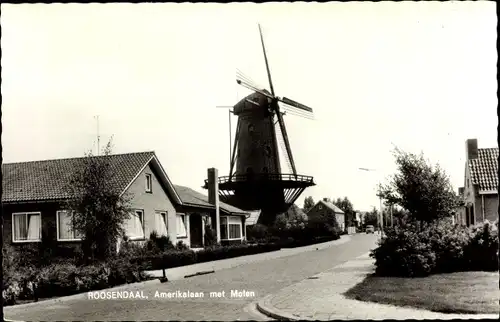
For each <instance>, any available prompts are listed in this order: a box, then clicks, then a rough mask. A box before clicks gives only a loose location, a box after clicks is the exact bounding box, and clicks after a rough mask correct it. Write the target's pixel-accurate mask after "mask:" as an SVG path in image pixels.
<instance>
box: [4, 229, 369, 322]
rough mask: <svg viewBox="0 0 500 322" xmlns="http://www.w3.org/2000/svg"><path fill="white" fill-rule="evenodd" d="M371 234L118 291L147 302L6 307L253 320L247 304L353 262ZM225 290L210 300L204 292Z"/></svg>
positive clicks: (23, 313) (12, 312)
mask: <svg viewBox="0 0 500 322" xmlns="http://www.w3.org/2000/svg"><path fill="white" fill-rule="evenodd" d="M376 239H377V236H376V235H364V234H362V235H355V236H352V239H351V241H349V242H347V243H344V244H341V245H337V246H333V247H329V248H326V249H321V250H317V251H316V250H313V251H308V252H304V253H300V254H296V255H292V256H289V257H284V258H277V259H270V260H265V261H259V262H256V263H249V264H245V265H242V266H238V267H235V268H230V269H224V270H221V271H217V272H215V273H213V274H209V275H201V276H196V277H192V278H188V279H183V280H176V281H172V282H168V283H164V284H161V283H159V282H148V283H141V284H136V285H128V286H124V287H122V288H121V289H122V290H130V291H134V292H135V291H143V293H144V295H146V296H148V299H143V300H139V299H134V300H131V299H128V300H124V299H119V300H118V299H114V300H89V299H88V297H87V295H86V294H83V295H78V296H72V297H69V298H62V299H60V300H58V301H49V302H45V303H44V302H39V303H32V304H28V305H22V306H18V307H16V306H13V307H6V308H5V309H4V312H5V317H6V318H8V319H13V320H24V321H26V320H30V321H36V320H45V321H47V320H49V321H54V320H66V321H68V320H73V321H74V320H115V321H117V320H128V321H130V320H204V321H207V320H216V321H235V320H255V319H256V318H258V317H257V316H256V315H253V314H252V313H251V312H249V311H248V309H247V307H248V306H249V304H251V303H253V302H255V301H257V300H258V299H261V298H263V297H264V296H266V295H268V294H272V293H276V292H278V291H279V290H281V289H282V288H284V287H287V286H289V285H291V284H294V283H297V282H299V281H301V280H303V279H305V278H307V277H309V276H312V275H315V274H317V273H320V272H323V271H325V270H328V269H330V268H332V267H333V266H336V265H339V264H341V263H343V262H346V261H348V260H350V259H353V258H355V257H358V256H360V255H362V254H364V253H366V252H367V251H369V250H370V249H372V248H373V247H374V246H375V242H376ZM231 290H238V291H244V290H246V291H248V292H253V293H254V296H251V294H250V296H248V297H242V298H231V296H230V292H231ZM157 291H158V292H176V291H180V292H187V291H190V292H198V293H201V292H203V294H204V298H170V299H168V298H155V293H156V292H157ZM222 291H225V297H220V298H213V297H212V298H211V297H210V296H209V293H210V292H222Z"/></svg>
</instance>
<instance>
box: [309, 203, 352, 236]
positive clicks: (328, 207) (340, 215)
mask: <svg viewBox="0 0 500 322" xmlns="http://www.w3.org/2000/svg"><path fill="white" fill-rule="evenodd" d="M320 216H325V217H326V216H335V219H336V220H337V223H338V224H339V227H340V229H341V230H342V231H345V214H344V212H343V211H342V210H341V209H340V208H339V207H337V206H335V205H334V204H333V203H331V202H330V201H327V200H325V199H323V200H320V201H318V202H317V203H316V205H314V207H312V208H311V209H310V210H309V211H308V212H307V218H308V220H310V219H311V218H316V217H320Z"/></svg>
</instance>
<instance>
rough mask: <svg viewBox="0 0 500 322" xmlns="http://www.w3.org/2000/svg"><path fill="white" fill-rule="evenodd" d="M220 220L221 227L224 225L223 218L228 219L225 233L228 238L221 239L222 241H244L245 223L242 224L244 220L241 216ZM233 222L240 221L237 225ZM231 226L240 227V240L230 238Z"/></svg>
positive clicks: (226, 217)
mask: <svg viewBox="0 0 500 322" xmlns="http://www.w3.org/2000/svg"><path fill="white" fill-rule="evenodd" d="M220 218H221V224H220V226H222V225H223V224H222V218H225V219H226V224H225V225H224V226H225V231H226V236H227V238H224V239H223V238H221V240H224V241H233V240H243V223H242V220H241V218H240V217H239V216H221V217H220ZM231 220H234V221H235V220H238V223H235V222H234V221H233V222H231ZM229 225H238V226H239V227H240V237H238V238H230V237H229ZM221 228H222V227H221ZM221 235H222V234H221Z"/></svg>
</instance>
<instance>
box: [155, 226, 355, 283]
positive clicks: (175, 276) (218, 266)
mask: <svg viewBox="0 0 500 322" xmlns="http://www.w3.org/2000/svg"><path fill="white" fill-rule="evenodd" d="M350 239H351V237H350V236H347V235H343V236H341V238H340V239H337V240H334V241H329V242H326V243H320V244H314V245H309V246H303V247H296V248H283V249H281V250H277V251H274V252H267V253H260V254H255V255H247V256H240V257H234V258H228V259H221V260H217V261H212V262H205V263H198V264H193V265H186V266H180V267H174V268H169V269H166V270H165V275H166V276H167V278H168V280H169V281H175V280H179V279H183V278H184V276H186V275H192V274H196V273H199V272H208V271H219V270H222V269H227V268H233V267H237V266H240V265H245V264H248V263H255V262H260V261H264V260H268V259H274V258H282V257H287V256H292V255H295V254H299V253H303V252H308V251H315V250H320V249H324V248H328V247H331V246H334V245H340V244H343V243H346V242H348V241H349V240H350ZM146 273H148V274H150V275H152V276H154V277H162V276H163V271H162V270H154V271H147V272H146Z"/></svg>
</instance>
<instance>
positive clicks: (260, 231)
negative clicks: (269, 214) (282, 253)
mask: <svg viewBox="0 0 500 322" xmlns="http://www.w3.org/2000/svg"><path fill="white" fill-rule="evenodd" d="M269 237H270V236H269V229H268V228H267V227H266V226H265V225H262V224H255V225H252V226H248V228H247V240H248V241H262V240H266V239H267V238H269Z"/></svg>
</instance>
